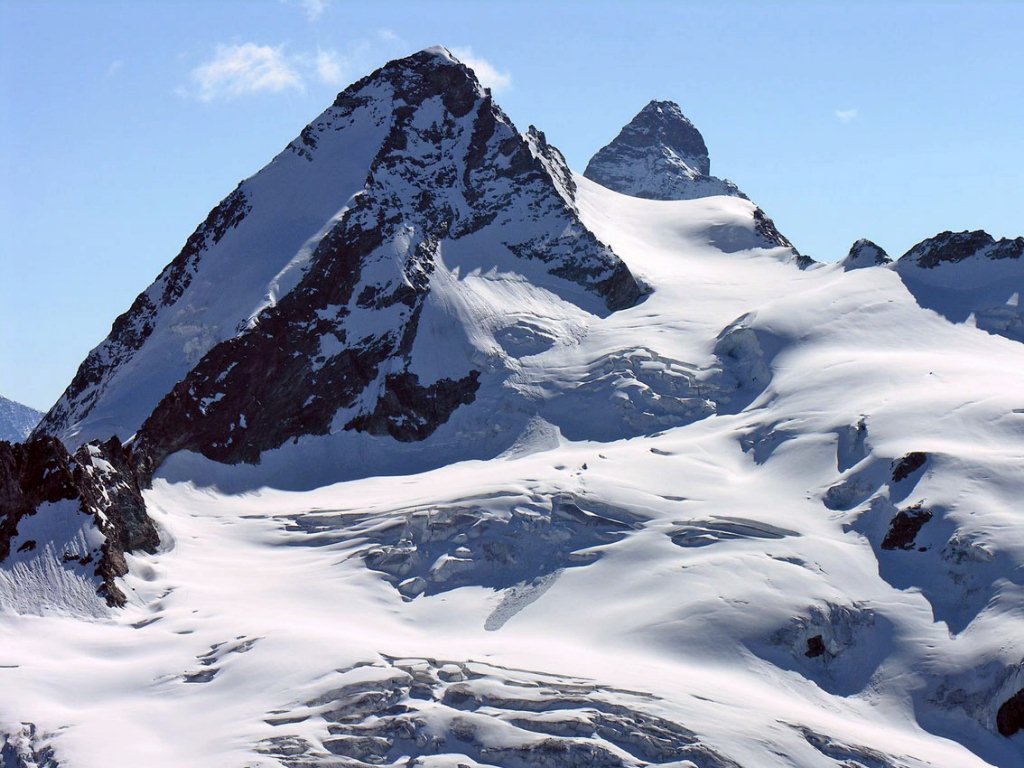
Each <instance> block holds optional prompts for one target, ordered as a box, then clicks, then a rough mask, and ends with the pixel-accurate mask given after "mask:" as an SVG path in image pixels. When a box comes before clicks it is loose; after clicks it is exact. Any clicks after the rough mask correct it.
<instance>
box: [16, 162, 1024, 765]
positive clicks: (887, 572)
mask: <svg viewBox="0 0 1024 768" xmlns="http://www.w3.org/2000/svg"><path fill="white" fill-rule="evenodd" d="M575 181H576V184H577V185H578V190H577V193H576V204H577V206H578V209H579V212H580V216H581V218H582V220H583V222H584V224H585V225H586V226H587V227H588V228H589V229H590V230H591V231H592V232H594V233H595V234H596V235H597V237H598V238H599V239H600V240H601V241H602V242H604V243H607V244H608V245H610V246H611V248H612V249H613V250H614V252H615V253H616V254H618V256H620V257H621V258H622V259H623V261H625V262H626V264H627V266H628V267H629V269H630V270H631V271H632V272H633V274H635V275H637V276H638V277H639V278H640V279H642V280H644V281H646V282H647V283H648V284H649V285H650V286H651V287H652V288H653V292H652V294H651V295H650V296H648V297H647V299H646V300H645V301H643V302H642V303H640V304H638V305H637V306H634V307H632V308H629V309H623V310H621V311H618V312H615V313H613V314H610V315H607V316H605V317H599V316H597V315H591V314H585V313H579V314H572V312H571V310H564V311H566V312H570V315H566V316H565V317H561V316H560V317H559V318H557V321H558V326H557V327H559V328H563V327H569V326H571V327H573V328H575V332H574V333H573V334H571V335H568V336H560V337H556V338H547V340H546V341H543V343H541V342H540V341H538V336H539V337H541V338H544V334H542V333H539V332H537V331H536V329H537V328H540V329H543V328H544V327H545V325H544V324H545V322H550V320H544V312H545V311H547V310H546V309H545V307H549V308H550V307H560V306H562V305H560V304H553V303H550V302H549V303H547V304H544V303H542V302H539V300H538V302H537V303H534V304H526V305H524V306H525V309H523V317H522V318H521V321H522V323H523V324H526V325H528V324H529V323H532V326H531V327H533V328H534V329H535V330H534V331H533V332H532V334H531V333H526V332H525V331H524V332H523V335H522V338H523V339H525V341H523V344H524V345H525V346H522V345H521V346H518V347H515V349H516V350H518V353H517V354H515V355H514V356H511V357H510V358H509V359H514V361H515V364H514V366H513V367H514V371H513V374H514V375H512V376H511V377H510V378H508V379H506V380H505V381H507V384H506V385H503V386H504V387H505V388H506V389H507V390H508V392H507V394H506V396H507V397H508V398H510V399H511V401H513V402H516V403H518V404H519V405H518V406H517V407H524V408H525V407H526V406H524V405H523V403H528V404H529V407H530V408H532V409H533V410H532V416H531V418H530V419H529V420H527V422H526V424H525V426H524V428H523V430H522V435H521V436H520V439H519V440H518V441H516V442H515V444H514V445H513V446H512V448H510V449H509V450H507V451H506V452H505V453H503V454H502V455H500V456H498V457H496V458H493V459H490V460H471V461H462V462H458V463H454V464H451V465H450V466H444V467H441V468H438V469H434V470H432V471H429V472H422V473H419V474H396V475H392V476H381V477H367V478H364V479H357V480H352V481H349V482H344V483H340V484H335V485H329V486H326V487H321V488H316V489H314V490H305V491H302V492H298V491H289V490H281V489H280V488H282V487H292V488H295V487H310V486H313V485H315V484H316V479H317V475H318V472H319V469H318V467H316V466H313V465H312V464H313V463H312V461H310V460H308V457H307V460H306V461H305V462H304V461H300V460H298V459H301V458H302V454H301V451H300V448H301V446H286V447H285V448H283V449H281V450H280V451H279V452H270V453H269V454H266V455H265V456H264V465H263V468H264V469H265V470H266V471H267V475H266V477H267V478H270V479H271V480H274V481H275V482H276V484H277V485H278V488H279V489H277V490H274V489H271V488H267V487H263V488H260V487H259V479H260V476H259V475H258V474H256V472H257V470H258V469H259V468H253V467H248V466H237V467H226V466H223V465H218V464H216V463H214V462H212V461H209V460H206V459H201V458H199V457H196V456H194V455H191V456H190V455H183V454H179V455H177V456H174V457H172V458H171V460H170V461H169V462H168V464H167V466H166V468H165V469H164V470H163V471H162V473H161V474H159V475H158V477H157V480H156V482H155V484H154V486H153V488H152V490H150V491H148V492H147V494H146V500H147V504H148V507H149V511H150V514H151V515H152V516H153V518H154V519H155V521H156V523H157V525H158V527H159V528H160V529H161V542H162V544H161V549H160V551H159V552H158V553H157V554H155V555H152V556H150V555H144V556H139V557H132V556H129V564H130V568H131V572H130V574H129V575H128V576H127V577H126V578H124V579H123V580H121V586H122V589H123V591H124V592H125V593H126V594H127V595H128V597H129V605H128V607H127V608H126V609H124V610H123V611H120V612H117V613H111V614H109V615H107V616H105V617H103V618H98V619H97V618H93V619H89V620H85V619H83V618H82V617H80V616H73V615H53V614H51V615H47V616H29V615H16V614H14V613H12V612H10V610H8V612H6V613H4V614H2V615H0V690H2V691H3V692H4V695H3V696H0V733H8V734H17V738H16V739H12V743H13V741H18V743H19V744H21V748H22V749H23V751H24V750H31V749H35V750H37V751H39V750H44V749H46V748H52V749H53V750H54V753H55V755H56V758H57V759H58V760H59V761H60V764H61V765H62V766H69V767H71V768H111V767H112V766H129V765H133V766H134V765H146V766H153V768H160V767H162V766H175V767H177V766H181V765H204V766H253V767H255V766H267V767H269V766H282V765H284V766H328V765H331V766H334V765H381V764H383V765H403V766H405V765H423V766H450V767H451V768H454V767H455V766H475V765H494V766H502V767H503V768H513V767H516V768H518V767H520V766H546V765H547V766H643V765H659V766H673V768H683V766H686V767H687V768H691V767H692V766H700V767H701V768H718V767H720V766H737V765H739V766H744V768H755V767H756V768H762V767H766V766H779V767H780V768H781V767H783V766H786V767H791V766H801V767H805V766H806V767H807V768H811V767H814V768H819V767H820V768H823V767H824V766H845V767H848V766H870V767H871V768H879V767H883V766H904V767H907V768H910V767H913V768H917V767H918V766H932V767H934V768H939V767H942V768H947V767H948V768H965V767H966V768H971V767H974V766H978V767H980V766H985V765H993V766H1000V768H1011V766H1017V765H1020V764H1021V763H1022V761H1024V745H1022V739H1024V736H1022V735H1020V734H1017V735H1016V736H1013V737H1012V738H1006V737H1004V736H1002V735H1000V734H999V730H1000V729H1001V728H1002V729H1003V730H1012V728H1011V726H1013V724H1014V723H1015V722H1016V721H1015V720H1014V717H1018V718H1019V715H1014V712H1016V711H1017V710H1015V709H1014V708H1013V707H1009V708H1007V707H1003V704H1004V702H1007V701H1008V700H1010V699H1011V698H1012V697H1013V696H1014V695H1015V694H1016V693H1017V692H1018V691H1019V690H1020V689H1021V688H1024V666H1022V659H1024V609H1022V606H1024V601H1022V597H1024V595H1022V591H1021V573H1022V570H1021V566H1022V565H1024V532H1022V528H1021V526H1020V499H1021V498H1022V497H1024V463H1022V462H1021V458H1022V455H1024V346H1022V345H1020V344H1017V343H1014V342H1012V341H1010V340H1008V339H1006V338H1002V337H998V336H992V335H988V334H986V333H983V332H982V331H980V330H978V329H976V328H971V327H966V326H962V325H961V326H957V325H953V324H951V323H949V322H948V321H947V320H945V319H944V318H942V317H941V316H939V315H937V314H935V313H933V312H930V311H928V310H925V309H922V308H921V307H919V306H918V304H917V303H916V302H915V300H914V299H913V297H912V296H911V295H910V294H909V293H908V292H907V290H906V288H905V287H904V285H903V283H902V281H901V280H900V278H899V276H898V275H897V274H896V273H894V272H893V271H891V270H885V269H862V270H856V271H851V272H846V271H843V270H842V269H841V267H839V266H835V267H819V268H815V269H811V270H807V271H800V270H798V269H797V268H796V267H795V266H794V265H792V264H790V263H787V260H788V259H789V258H790V256H791V252H790V251H789V250H788V249H785V248H779V249H764V248H759V247H756V246H757V245H759V244H760V242H761V241H760V240H759V239H758V237H757V233H756V230H755V226H756V225H755V221H754V219H753V217H752V210H753V206H752V204H751V203H749V202H747V201H745V200H742V199H739V198H725V197H713V198H706V199H700V200H693V201H679V202H663V201H650V200H640V199H636V198H629V197H626V196H623V195H620V194H617V193H615V192H611V191H609V190H606V189H603V188H601V187H599V186H598V185H596V184H593V183H591V182H589V181H587V180H586V179H583V178H582V177H579V176H577V177H576V178H575ZM445 279H450V280H452V281H456V282H464V283H470V282H471V281H473V280H478V281H479V280H480V279H481V278H480V275H479V274H477V275H473V274H472V273H454V272H453V273H452V274H449V275H448V276H447V277H446V278H445ZM498 287H499V288H500V285H499V286H498ZM467 290H468V288H467ZM445 295H460V293H459V290H457V289H454V288H453V289H452V291H450V292H448V293H447V294H445ZM525 295H529V294H525ZM519 298H520V299H521V298H522V296H520V297H519ZM426 311H429V308H428V310H425V312H426ZM531 313H532V314H533V318H532V319H531V317H530V314H531ZM528 321H529V323H528ZM423 322H424V323H428V325H429V320H428V319H425V320H424V321H423ZM487 332H488V333H492V331H491V330H487ZM502 338H504V337H502ZM507 343H508V344H509V345H513V346H514V345H515V343H516V339H515V338H509V339H508V340H507ZM531 345H532V346H531ZM531 352H532V354H531ZM414 357H415V355H414ZM485 394H486V393H485ZM489 396H492V397H493V398H494V399H493V400H492V401H490V402H491V403H492V405H493V407H497V405H498V404H500V402H501V400H500V393H498V392H495V393H492V394H491V395H489ZM499 417H500V414H499V413H497V412H496V413H495V418H499ZM460 418H462V416H461V412H460V411H457V412H456V414H455V416H454V417H453V419H452V425H453V428H457V427H459V419H460ZM680 424H681V425H682V426H674V425H680ZM442 431H443V429H442ZM442 437H443V435H442ZM626 437H628V438H629V439H620V438H626ZM382 439H383V438H382ZM431 439H435V438H431ZM426 442H427V444H430V440H428V441H426ZM371 458H372V457H371ZM275 462H276V463H275ZM275 466H277V467H278V470H279V471H277V472H276V473H275V472H274V471H272V470H274V468H275ZM285 468H287V469H288V472H290V473H292V475H293V477H292V478H291V480H290V481H289V480H287V479H286V473H285V472H284V469H285ZM386 469H389V470H390V471H393V472H397V471H398V469H400V467H397V466H395V467H389V468H386ZM303 472H305V473H307V474H308V477H307V478H302V477H295V475H297V474H301V473H303ZM278 481H279V482H278ZM264 482H268V481H264ZM230 489H247V492H245V493H237V494H233V495H231V494H228V493H226V491H227V490H230ZM72 638H73V641H69V640H70V639H72ZM1001 707H1003V709H1002V712H1003V716H1002V718H1000V717H999V713H1000V708H1001ZM27 723H32V724H34V727H29V726H28V725H23V724H27ZM11 749H13V747H12V748H11ZM26 754H27V752H26ZM411 757H414V758H416V759H415V760H412V761H410V759H409V758H411ZM16 764H17V763H15V765H16Z"/></svg>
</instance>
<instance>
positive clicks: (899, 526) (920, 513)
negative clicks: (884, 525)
mask: <svg viewBox="0 0 1024 768" xmlns="http://www.w3.org/2000/svg"><path fill="white" fill-rule="evenodd" d="M931 519H932V513H931V511H930V510H927V509H924V508H923V507H922V506H921V505H920V504H915V505H913V506H911V507H907V508H906V509H901V510H900V511H899V512H897V513H896V516H895V517H894V518H893V519H892V522H891V523H890V524H889V530H888V531H887V532H886V534H885V538H884V539H883V540H882V549H913V548H914V539H915V538H916V537H917V534H918V532H919V531H920V530H921V527H922V526H923V525H924V524H925V523H927V522H928V521H929V520H931Z"/></svg>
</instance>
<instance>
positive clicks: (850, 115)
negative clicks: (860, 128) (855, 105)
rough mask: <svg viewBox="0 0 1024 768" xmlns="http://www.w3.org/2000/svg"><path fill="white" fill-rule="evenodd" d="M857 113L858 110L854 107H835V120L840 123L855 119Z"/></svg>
mask: <svg viewBox="0 0 1024 768" xmlns="http://www.w3.org/2000/svg"><path fill="white" fill-rule="evenodd" d="M857 114H858V112H857V110H856V109H837V110H836V120H838V121H839V122H840V123H849V122H851V121H853V120H856V119H857Z"/></svg>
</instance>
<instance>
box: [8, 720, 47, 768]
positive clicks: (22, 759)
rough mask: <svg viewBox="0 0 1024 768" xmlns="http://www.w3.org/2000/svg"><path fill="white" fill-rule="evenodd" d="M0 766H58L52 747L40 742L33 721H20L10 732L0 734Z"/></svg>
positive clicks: (33, 767)
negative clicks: (17, 729) (16, 727)
mask: <svg viewBox="0 0 1024 768" xmlns="http://www.w3.org/2000/svg"><path fill="white" fill-rule="evenodd" d="M0 739H2V741H0V768H60V763H59V762H57V758H56V756H55V754H54V751H53V747H50V746H47V745H45V744H41V743H40V736H39V733H38V731H37V729H36V726H35V725H34V724H33V723H22V725H21V729H20V730H19V731H17V732H15V733H11V734H6V735H4V734H0Z"/></svg>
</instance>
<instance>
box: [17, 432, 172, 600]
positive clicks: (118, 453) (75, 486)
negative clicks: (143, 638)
mask: <svg viewBox="0 0 1024 768" xmlns="http://www.w3.org/2000/svg"><path fill="white" fill-rule="evenodd" d="M140 480H144V478H140V476H139V474H138V473H137V472H136V469H135V462H134V458H133V456H132V454H131V452H130V451H129V450H127V449H126V448H124V447H123V446H122V445H121V443H120V442H119V441H118V440H117V438H111V439H110V440H108V441H107V442H106V443H103V444H92V443H90V444H87V445H83V446H81V447H80V448H79V449H78V450H77V451H75V453H74V454H69V453H68V451H67V449H66V448H65V447H64V445H63V444H62V443H61V442H60V441H59V440H57V439H56V438H54V437H47V436H43V437H38V438H35V439H32V440H30V441H28V442H26V443H21V444H11V443H6V442H0V511H2V515H3V516H2V517H0V563H2V562H3V561H4V560H6V559H7V558H8V557H9V556H10V555H11V543H12V541H14V540H15V538H16V537H17V535H18V526H19V523H21V521H22V520H23V519H25V518H26V517H28V516H30V515H35V514H37V513H41V514H45V512H40V511H39V508H40V507H41V506H42V505H44V504H47V503H50V504H53V503H56V502H60V501H77V502H78V506H79V510H80V511H81V513H82V514H84V515H88V516H91V517H92V518H93V522H94V524H95V526H96V528H97V529H98V530H99V531H100V533H102V534H103V538H104V542H103V543H102V545H101V546H99V547H98V548H97V549H96V551H95V552H89V553H85V554H84V555H82V554H78V555H75V556H74V557H70V556H68V555H67V554H66V553H65V555H64V557H63V561H64V563H70V562H71V561H72V560H74V561H75V563H77V565H79V566H84V565H89V564H91V563H92V562H95V563H96V565H95V567H94V571H93V573H94V575H95V576H96V577H98V579H99V586H98V590H97V591H98V593H99V594H100V595H101V596H102V597H104V598H105V599H106V601H107V603H108V604H109V605H111V606H119V605H123V604H124V601H125V597H124V594H123V593H122V592H121V591H120V590H119V589H118V588H117V585H116V584H115V579H116V578H117V577H118V576H123V575H125V574H126V573H128V565H127V563H126V562H125V558H124V555H125V553H126V552H133V551H136V550H143V551H146V552H153V551H155V550H156V547H157V545H158V544H159V535H158V534H157V531H156V528H155V527H154V525H153V521H152V520H151V519H150V518H149V516H148V515H147V514H146V508H145V504H144V502H143V500H142V493H141V485H142V483H141V482H140ZM30 543H31V544H32V546H28V545H29V544H30ZM36 545H37V543H36V542H34V541H33V540H29V541H26V542H23V543H22V544H21V545H19V547H18V550H19V551H32V550H34V549H35V548H36Z"/></svg>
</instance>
